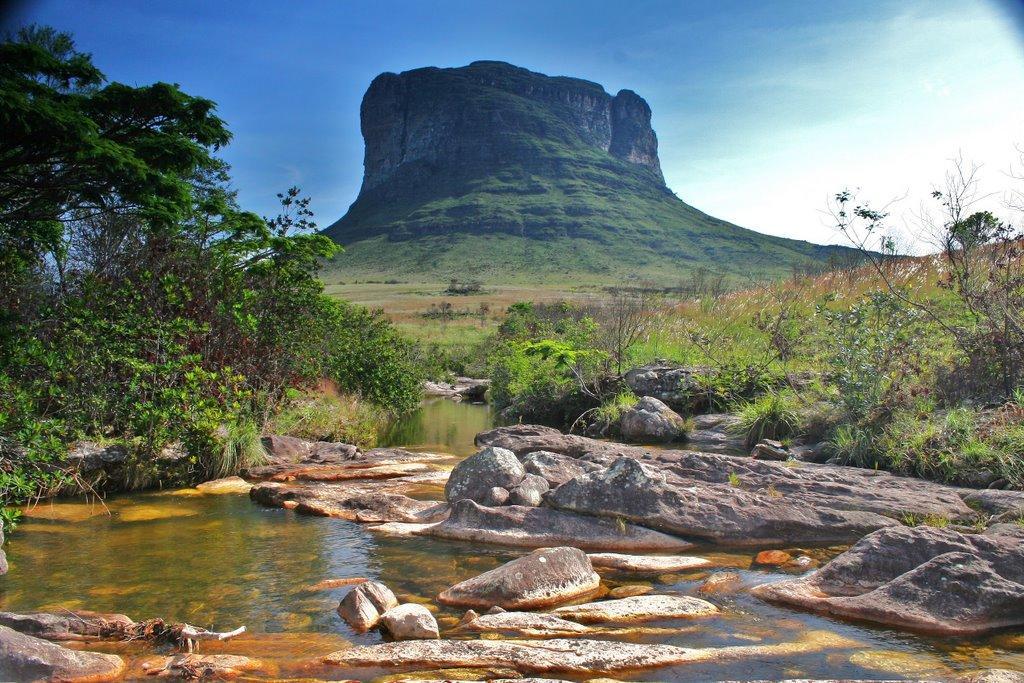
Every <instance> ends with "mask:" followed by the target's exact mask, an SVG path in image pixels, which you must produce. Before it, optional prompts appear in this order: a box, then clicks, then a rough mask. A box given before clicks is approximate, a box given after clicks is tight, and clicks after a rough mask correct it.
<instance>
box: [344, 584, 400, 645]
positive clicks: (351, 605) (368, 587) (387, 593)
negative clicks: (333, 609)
mask: <svg viewBox="0 0 1024 683" xmlns="http://www.w3.org/2000/svg"><path fill="white" fill-rule="evenodd" d="M393 607H398V598H396V597H395V594H394V593H392V592H391V589H389V588H388V587H387V586H385V585H384V584H382V583H379V582H377V581H367V582H366V583H360V584H359V585H357V586H356V587H355V588H353V589H352V590H350V591H349V592H348V595H346V596H345V597H344V598H343V599H342V601H341V603H340V604H339V605H338V614H339V615H340V616H341V618H342V619H344V620H345V622H346V623H348V625H349V626H351V627H352V629H353V630H354V631H356V632H358V633H362V632H365V631H368V630H370V629H371V628H373V627H374V626H376V625H377V623H378V622H380V617H381V615H382V614H384V613H385V612H387V611H388V610H390V609H391V608H393Z"/></svg>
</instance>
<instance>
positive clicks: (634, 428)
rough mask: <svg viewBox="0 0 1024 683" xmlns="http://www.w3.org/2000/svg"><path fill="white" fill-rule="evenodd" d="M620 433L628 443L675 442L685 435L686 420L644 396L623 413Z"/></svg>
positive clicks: (655, 400) (652, 398)
mask: <svg viewBox="0 0 1024 683" xmlns="http://www.w3.org/2000/svg"><path fill="white" fill-rule="evenodd" d="M619 432H620V433H621V434H622V436H623V438H625V439H626V440H627V441H639V442H651V441H675V440H677V439H680V438H682V437H683V436H684V435H685V433H686V420H684V419H683V418H682V417H681V416H680V415H679V414H678V413H677V412H675V411H674V410H672V409H671V408H669V407H668V406H667V405H665V404H664V403H662V402H661V401H659V400H658V399H656V398H654V397H653V396H644V397H643V398H641V399H640V400H639V401H638V402H637V404H636V405H635V406H632V407H630V408H627V409H626V410H624V411H622V416H621V417H620V418H619Z"/></svg>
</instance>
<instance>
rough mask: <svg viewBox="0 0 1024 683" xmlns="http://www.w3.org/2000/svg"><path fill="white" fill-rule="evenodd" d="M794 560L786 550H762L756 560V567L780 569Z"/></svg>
mask: <svg viewBox="0 0 1024 683" xmlns="http://www.w3.org/2000/svg"><path fill="white" fill-rule="evenodd" d="M792 559H793V556H792V555H790V554H789V553H787V552H786V551H785V550H762V551H761V552H759V553H758V554H757V557H755V558H754V565H753V566H755V567H779V566H781V565H784V564H786V563H787V562H789V561H790V560H792Z"/></svg>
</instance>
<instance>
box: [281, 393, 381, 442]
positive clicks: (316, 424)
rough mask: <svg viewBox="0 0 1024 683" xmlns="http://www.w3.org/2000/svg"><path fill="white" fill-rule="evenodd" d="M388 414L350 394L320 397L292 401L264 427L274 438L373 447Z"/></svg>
mask: <svg viewBox="0 0 1024 683" xmlns="http://www.w3.org/2000/svg"><path fill="white" fill-rule="evenodd" d="M386 421H387V414H386V413H385V412H384V411H383V410H381V409H380V408H378V407H376V406H374V405H373V404H371V403H367V402H365V401H362V400H360V399H359V397H357V396H353V395H351V394H333V393H323V394H316V395H311V396H300V397H296V398H294V399H293V400H292V401H291V402H290V403H288V404H287V405H286V406H285V407H284V408H282V409H281V410H280V411H279V412H278V413H277V414H276V415H274V416H273V417H271V419H270V421H269V423H268V424H267V431H268V432H271V433H274V434H284V435H288V436H297V437H299V438H302V439H310V440H312V441H343V442H345V443H351V444H355V445H357V446H362V447H372V446H374V445H376V443H377V439H378V438H379V435H380V432H381V430H382V429H383V427H384V425H385V423H386Z"/></svg>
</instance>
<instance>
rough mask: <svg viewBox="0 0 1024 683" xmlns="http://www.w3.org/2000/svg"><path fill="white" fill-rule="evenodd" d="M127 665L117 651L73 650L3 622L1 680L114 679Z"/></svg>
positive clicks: (0, 646) (1, 629)
mask: <svg viewBox="0 0 1024 683" xmlns="http://www.w3.org/2000/svg"><path fill="white" fill-rule="evenodd" d="M124 669H125V664H124V660H122V659H121V658H120V657H118V656H117V655H108V654H102V653H99V652H86V651H83V650H70V649H68V648H66V647H62V646H60V645H57V644H56V643H51V642H49V641H47V640H43V639H41V638H34V637H32V636H29V635H25V634H24V633H18V632H17V631H15V630H14V629H11V628H7V627H6V626H0V680H4V681H39V680H46V681H93V682H100V681H112V680H115V679H117V678H120V676H121V674H123V673H124Z"/></svg>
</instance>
